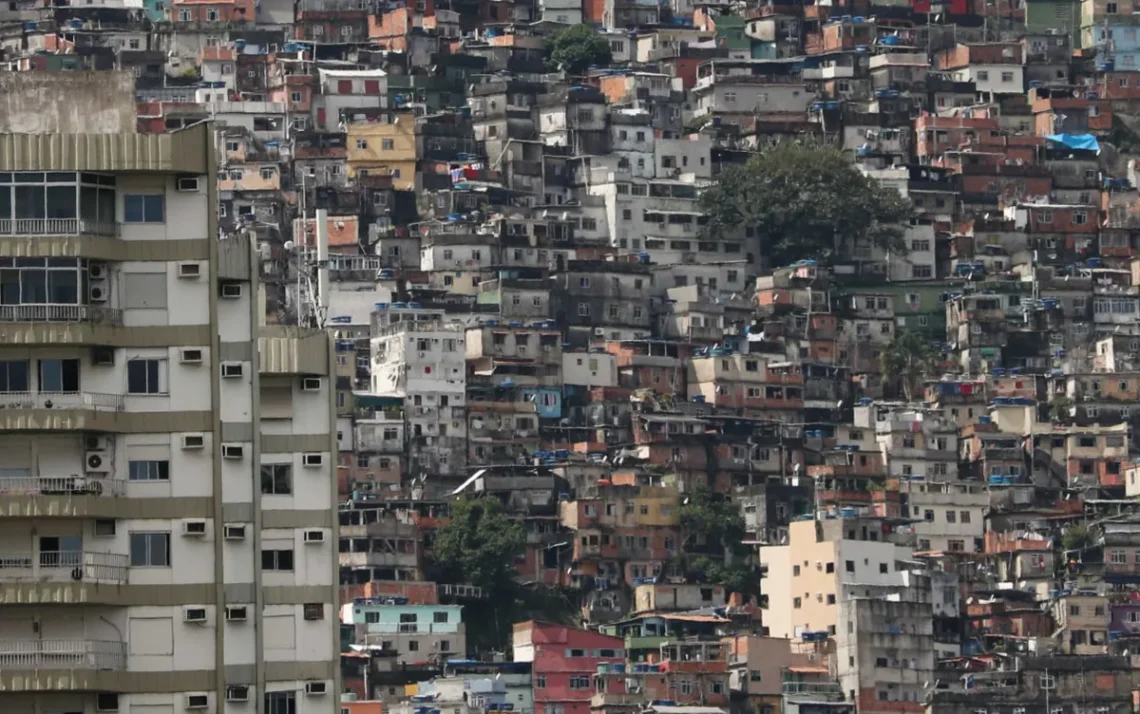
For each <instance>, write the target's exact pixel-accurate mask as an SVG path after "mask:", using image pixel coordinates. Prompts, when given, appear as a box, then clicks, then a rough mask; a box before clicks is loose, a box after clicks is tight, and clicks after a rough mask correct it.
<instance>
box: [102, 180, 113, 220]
mask: <svg viewBox="0 0 1140 714" xmlns="http://www.w3.org/2000/svg"><path fill="white" fill-rule="evenodd" d="M111 184H112V185H114V181H113V180H112V182H111ZM98 218H99V220H100V221H102V222H103V223H114V222H115V189H113V188H112V189H110V190H107V189H100V190H99V216H98Z"/></svg>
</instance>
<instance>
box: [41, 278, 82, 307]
mask: <svg viewBox="0 0 1140 714" xmlns="http://www.w3.org/2000/svg"><path fill="white" fill-rule="evenodd" d="M47 275H48V302H50V303H53V304H56V305H78V304H79V271H77V270H49V271H48V274H47Z"/></svg>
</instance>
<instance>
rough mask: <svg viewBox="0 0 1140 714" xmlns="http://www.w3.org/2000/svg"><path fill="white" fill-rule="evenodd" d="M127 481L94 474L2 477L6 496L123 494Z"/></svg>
mask: <svg viewBox="0 0 1140 714" xmlns="http://www.w3.org/2000/svg"><path fill="white" fill-rule="evenodd" d="M125 491H126V481H124V480H123V479H116V478H96V477H92V476H45V477H38V476H10V477H2V478H0V497H4V496H122V495H123V493H124V492H125Z"/></svg>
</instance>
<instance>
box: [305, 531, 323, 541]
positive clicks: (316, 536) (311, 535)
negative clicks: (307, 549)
mask: <svg viewBox="0 0 1140 714" xmlns="http://www.w3.org/2000/svg"><path fill="white" fill-rule="evenodd" d="M305 542H306V543H324V542H325V532H324V531H322V530H320V529H319V528H314V529H312V530H307V531H305Z"/></svg>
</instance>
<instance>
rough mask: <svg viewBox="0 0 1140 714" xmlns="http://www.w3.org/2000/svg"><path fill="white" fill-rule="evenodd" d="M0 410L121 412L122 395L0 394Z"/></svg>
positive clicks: (70, 393)
mask: <svg viewBox="0 0 1140 714" xmlns="http://www.w3.org/2000/svg"><path fill="white" fill-rule="evenodd" d="M0 409H4V410H13V411H37V410H44V411H49V410H50V411H68V410H71V411H76V410H78V411H94V412H119V411H122V410H123V395H121V394H100V393H98V392H0Z"/></svg>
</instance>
